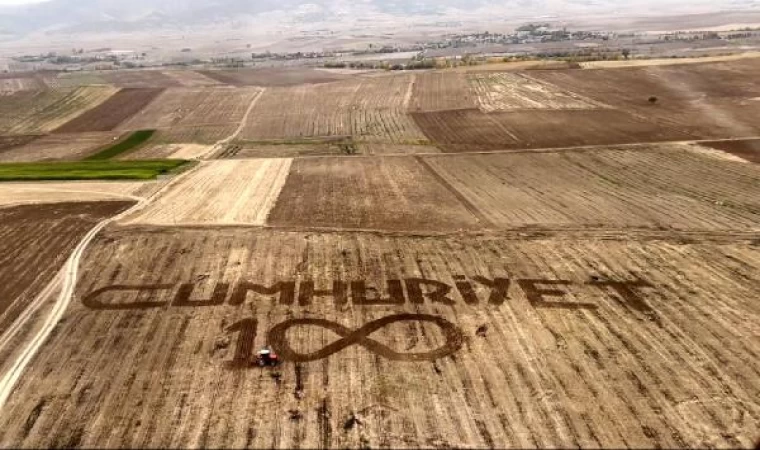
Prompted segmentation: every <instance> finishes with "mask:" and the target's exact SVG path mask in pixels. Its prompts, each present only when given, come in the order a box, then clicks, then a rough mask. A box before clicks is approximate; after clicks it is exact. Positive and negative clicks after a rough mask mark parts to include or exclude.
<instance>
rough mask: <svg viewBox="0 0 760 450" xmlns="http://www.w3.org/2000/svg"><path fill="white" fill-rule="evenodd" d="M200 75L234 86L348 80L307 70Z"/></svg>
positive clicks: (290, 84) (214, 71) (289, 84)
mask: <svg viewBox="0 0 760 450" xmlns="http://www.w3.org/2000/svg"><path fill="white" fill-rule="evenodd" d="M198 73H200V74H202V75H204V76H207V77H209V78H211V79H214V80H217V81H218V82H220V83H224V84H229V85H232V86H296V85H299V84H319V83H328V82H331V81H337V80H341V79H344V78H348V76H346V75H338V74H335V73H332V72H328V71H325V70H315V69H306V68H291V69H287V68H277V69H240V70H199V71H198Z"/></svg>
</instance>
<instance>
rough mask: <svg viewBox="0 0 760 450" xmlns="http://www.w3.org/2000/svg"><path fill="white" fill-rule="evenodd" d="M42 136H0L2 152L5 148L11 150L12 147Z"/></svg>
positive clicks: (0, 151) (0, 150) (0, 149)
mask: <svg viewBox="0 0 760 450" xmlns="http://www.w3.org/2000/svg"><path fill="white" fill-rule="evenodd" d="M39 137H40V136H34V135H30V136H0V153H2V152H3V151H4V150H10V149H12V148H16V147H20V146H22V145H26V144H28V143H30V142H32V141H33V140H35V139H37V138H39Z"/></svg>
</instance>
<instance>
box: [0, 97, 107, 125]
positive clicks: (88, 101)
mask: <svg viewBox="0 0 760 450" xmlns="http://www.w3.org/2000/svg"><path fill="white" fill-rule="evenodd" d="M114 92H115V89H113V88H111V87H103V86H91V87H82V88H73V89H59V90H44V91H22V92H17V93H15V94H12V95H8V96H3V97H2V101H0V133H3V134H33V133H46V132H48V131H52V130H54V129H55V128H57V127H59V126H60V125H62V124H64V123H66V122H67V121H69V120H72V119H75V118H77V117H80V116H82V115H83V114H84V115H86V114H87V113H88V112H89V111H88V110H91V109H92V108H95V109H97V108H98V105H101V104H103V103H104V102H108V101H109V100H108V99H109V98H110V97H111V96H112V95H113V94H114Z"/></svg>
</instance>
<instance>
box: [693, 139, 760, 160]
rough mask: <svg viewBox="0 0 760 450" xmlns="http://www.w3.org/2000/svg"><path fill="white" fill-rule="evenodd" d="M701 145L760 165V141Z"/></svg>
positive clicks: (705, 143) (750, 140) (717, 142)
mask: <svg viewBox="0 0 760 450" xmlns="http://www.w3.org/2000/svg"><path fill="white" fill-rule="evenodd" d="M700 144H701V145H706V146H708V147H712V148H714V149H718V150H722V151H724V152H728V153H731V154H732V155H736V156H738V157H740V158H742V159H746V160H747V161H751V162H754V163H760V139H748V140H741V141H716V142H700Z"/></svg>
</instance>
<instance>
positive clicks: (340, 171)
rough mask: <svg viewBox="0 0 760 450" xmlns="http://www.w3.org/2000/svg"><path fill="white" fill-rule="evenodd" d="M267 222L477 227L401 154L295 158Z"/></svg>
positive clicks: (424, 171)
mask: <svg viewBox="0 0 760 450" xmlns="http://www.w3.org/2000/svg"><path fill="white" fill-rule="evenodd" d="M268 223H269V224H270V225H274V226H285V227H298V226H300V227H326V228H334V227H339V228H358V229H382V230H412V231H416V230H434V231H456V230H460V229H473V228H479V227H481V226H482V224H479V222H478V218H477V217H476V216H475V215H473V214H472V213H471V212H470V211H469V210H468V209H467V207H466V205H464V204H462V203H461V202H460V200H459V198H457V196H456V195H455V194H454V193H452V192H451V191H450V190H449V189H447V187H446V186H445V185H444V184H442V183H441V182H440V181H439V180H438V179H437V178H436V177H435V176H434V174H433V173H431V172H430V171H428V169H427V168H426V167H425V166H424V165H423V164H420V163H419V162H418V161H417V160H415V159H413V158H406V157H396V158H394V157H378V158H356V159H352V158H329V157H326V158H315V159H298V160H295V161H294V162H293V166H292V167H291V170H290V175H289V176H288V179H287V182H286V183H285V187H284V188H283V189H282V192H281V193H280V196H279V199H278V200H277V204H276V205H275V207H274V209H273V210H272V212H271V214H270V216H269V222H268Z"/></svg>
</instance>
